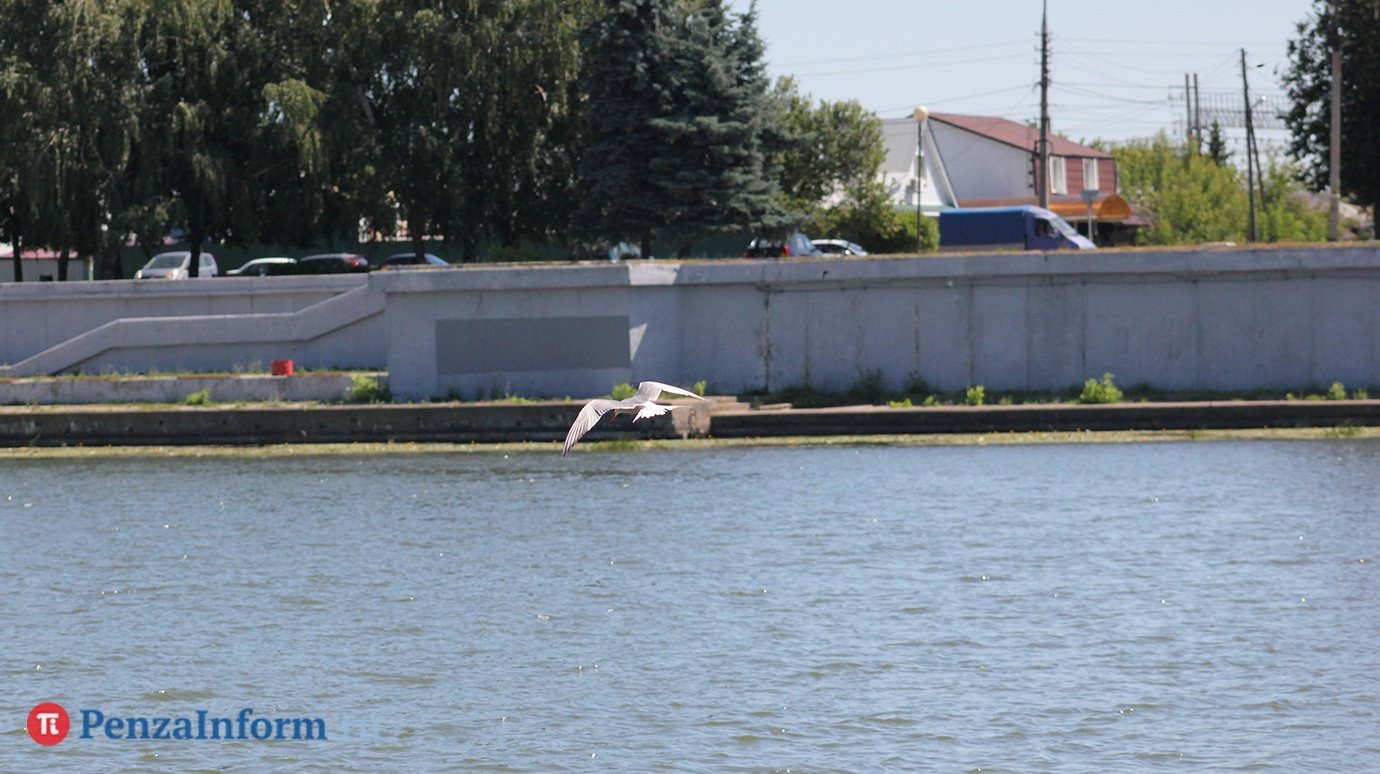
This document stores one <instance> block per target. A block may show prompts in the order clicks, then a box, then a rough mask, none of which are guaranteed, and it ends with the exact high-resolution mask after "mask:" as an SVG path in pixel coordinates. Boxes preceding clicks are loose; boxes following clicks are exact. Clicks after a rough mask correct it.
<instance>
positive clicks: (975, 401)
mask: <svg viewBox="0 0 1380 774" xmlns="http://www.w3.org/2000/svg"><path fill="white" fill-rule="evenodd" d="M963 402H964V403H965V404H967V405H969V406H981V405H984V404H986V403H987V388H986V387H983V386H982V385H980V384H979V385H978V386H976V387H969V388H968V391H967V392H966V393H964V395H963Z"/></svg>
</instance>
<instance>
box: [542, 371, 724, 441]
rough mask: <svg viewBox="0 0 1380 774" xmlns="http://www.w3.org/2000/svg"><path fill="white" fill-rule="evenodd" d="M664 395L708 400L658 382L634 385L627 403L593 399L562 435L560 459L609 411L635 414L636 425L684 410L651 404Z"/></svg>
mask: <svg viewBox="0 0 1380 774" xmlns="http://www.w3.org/2000/svg"><path fill="white" fill-rule="evenodd" d="M663 392H670V393H674V394H676V395H685V396H688V397H691V398H699V399H700V400H707V399H706V398H702V397H700V396H699V395H696V394H695V393H693V392H690V391H689V390H683V389H681V388H679V387H674V386H672V385H669V384H662V383H661V382H642V383H641V384H639V385H637V393H636V394H634V395H633V396H632V397H631V398H628V399H627V400H610V399H608V398H595V399H594V400H592V401H590V402H588V403H586V404H585V407H584V408H582V409H580V414H579V416H577V417H575V424H573V425H571V426H570V432H568V433H566V434H565V448H564V449H563V450H562V451H561V456H562V457H564V456H565V455H567V454H569V453H570V447H572V446H574V445H575V442H576V441H578V440H580V439H581V438H583V437H584V435H585V433H588V432H589V431H590V430H591V429H592V428H593V427H594V425H596V424H597V423H598V422H599V419H600V417H602V416H604V415H605V414H607V413H609V412H610V411H612V412H613V413H614V414H633V413H636V414H637V416H635V417H633V421H634V422H636V421H637V420H639V419H646V418H648V417H659V416H661V415H662V414H665V413H667V412H669V411H670V410H671V409H677V408H685V407H684V406H663V405H661V404H659V403H655V402H653V401H655V400H656V399H657V398H659V397H660V396H661V393H663Z"/></svg>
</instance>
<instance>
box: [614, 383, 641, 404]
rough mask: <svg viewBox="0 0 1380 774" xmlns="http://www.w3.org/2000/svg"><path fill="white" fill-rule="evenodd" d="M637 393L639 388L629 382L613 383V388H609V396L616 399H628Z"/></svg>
mask: <svg viewBox="0 0 1380 774" xmlns="http://www.w3.org/2000/svg"><path fill="white" fill-rule="evenodd" d="M636 394H637V388H636V387H634V386H632V385H631V384H628V383H627V382H620V383H619V384H615V385H613V389H612V390H609V397H610V398H613V399H614V400H627V399H628V398H631V397H632V396H634V395H636Z"/></svg>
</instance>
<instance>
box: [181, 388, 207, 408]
mask: <svg viewBox="0 0 1380 774" xmlns="http://www.w3.org/2000/svg"><path fill="white" fill-rule="evenodd" d="M182 402H183V403H186V404H187V405H188V406H209V405H211V404H212V403H214V401H212V400H211V388H210V387H207V388H206V389H204V390H197V391H196V392H194V393H192V394H191V395H188V396H187V398H186V400H184V401H182Z"/></svg>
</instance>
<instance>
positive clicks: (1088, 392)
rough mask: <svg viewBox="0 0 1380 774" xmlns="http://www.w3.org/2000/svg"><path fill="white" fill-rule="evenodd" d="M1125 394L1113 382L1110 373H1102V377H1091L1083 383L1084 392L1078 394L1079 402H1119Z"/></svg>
mask: <svg viewBox="0 0 1380 774" xmlns="http://www.w3.org/2000/svg"><path fill="white" fill-rule="evenodd" d="M1123 397H1125V394H1124V393H1122V391H1121V390H1120V389H1119V388H1118V387H1117V386H1116V385H1115V384H1113V383H1112V375H1111V374H1110V373H1104V374H1102V379H1101V380H1098V379H1089V380H1088V381H1086V382H1084V383H1083V392H1082V394H1080V395H1079V396H1078V402H1079V403H1119V402H1120V401H1121V399H1122V398H1123Z"/></svg>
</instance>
